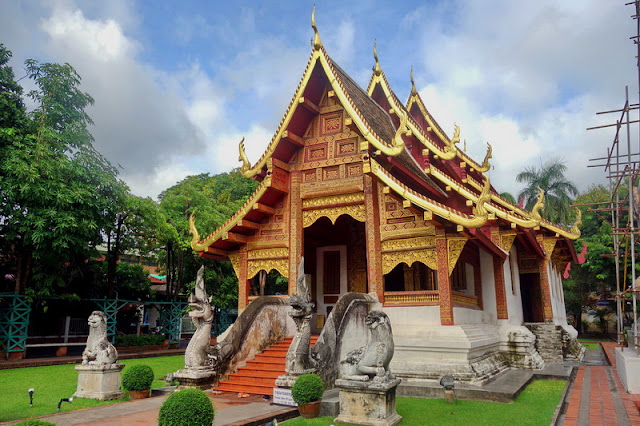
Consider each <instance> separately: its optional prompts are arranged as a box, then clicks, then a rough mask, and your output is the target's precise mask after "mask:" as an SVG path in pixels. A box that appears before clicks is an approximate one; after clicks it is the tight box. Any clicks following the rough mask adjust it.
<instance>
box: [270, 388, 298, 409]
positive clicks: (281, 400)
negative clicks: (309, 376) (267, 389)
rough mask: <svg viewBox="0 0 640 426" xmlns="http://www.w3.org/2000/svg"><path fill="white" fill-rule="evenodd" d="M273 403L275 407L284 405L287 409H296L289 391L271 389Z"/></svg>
mask: <svg viewBox="0 0 640 426" xmlns="http://www.w3.org/2000/svg"><path fill="white" fill-rule="evenodd" d="M273 403H274V404H277V405H286V406H288V407H297V406H298V404H296V403H295V402H294V401H293V397H292V396H291V389H286V388H273Z"/></svg>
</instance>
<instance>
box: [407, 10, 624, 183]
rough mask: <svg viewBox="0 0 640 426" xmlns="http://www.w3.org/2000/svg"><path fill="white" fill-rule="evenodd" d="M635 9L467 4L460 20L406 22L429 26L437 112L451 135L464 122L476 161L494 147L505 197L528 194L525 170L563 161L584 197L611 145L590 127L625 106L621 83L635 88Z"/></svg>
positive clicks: (439, 16)
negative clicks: (519, 177) (522, 179)
mask: <svg viewBox="0 0 640 426" xmlns="http://www.w3.org/2000/svg"><path fill="white" fill-rule="evenodd" d="M629 11H630V9H628V8H627V9H625V8H624V7H622V6H621V5H619V4H613V3H606V4H603V3H602V2H598V1H595V0H581V1H578V2H556V1H552V0H541V1H537V2H511V1H506V0H489V1H483V2H462V1H458V2H457V4H456V7H455V12H454V13H453V14H449V13H450V12H451V10H449V9H438V10H436V11H435V13H425V11H424V10H423V9H418V10H416V11H414V12H413V13H409V14H407V16H406V17H405V20H404V22H406V23H407V24H408V25H411V24H412V23H414V22H417V21H422V23H423V25H422V28H423V32H422V36H421V40H422V42H421V47H420V48H421V52H422V60H423V71H422V72H424V73H426V74H427V75H429V76H430V80H429V84H428V85H427V86H424V87H423V88H422V90H421V94H422V95H423V98H424V100H425V102H426V103H427V107H428V108H429V109H430V110H431V112H432V113H433V114H434V116H435V118H436V120H438V122H439V123H440V124H441V125H442V126H443V127H444V128H445V129H446V130H448V133H449V134H451V130H449V129H451V128H452V125H453V122H454V121H457V122H458V123H459V124H460V125H461V129H462V134H461V138H462V139H465V138H466V139H467V141H468V147H469V148H468V152H469V153H470V155H472V157H473V158H475V159H478V160H482V158H483V157H484V153H485V150H486V146H485V142H486V141H488V142H491V143H492V144H493V161H492V164H493V165H494V168H493V170H492V171H491V177H492V182H494V183H495V184H496V187H497V189H498V190H499V191H510V192H513V193H516V192H518V191H519V189H520V188H521V184H518V183H516V182H515V175H516V174H517V173H518V172H519V171H521V170H522V169H523V168H524V167H526V166H533V165H535V166H538V165H540V164H541V163H544V162H545V161H547V160H549V159H551V158H555V157H557V158H563V159H564V160H565V161H566V163H567V165H568V169H569V170H568V173H567V175H568V177H569V178H571V179H573V180H574V181H575V182H576V184H577V185H578V186H579V188H580V189H582V190H584V189H586V188H587V187H588V186H589V184H591V183H592V182H594V181H602V180H604V173H603V172H602V170H597V169H588V168H587V165H588V164H589V161H588V159H589V158H593V157H601V156H603V155H606V149H605V146H608V144H609V141H608V135H607V134H606V132H605V133H598V134H596V133H588V132H586V130H585V129H586V128H587V127H589V126H594V125H597V124H598V123H599V122H601V121H602V120H603V119H605V120H606V119H607V118H602V117H599V118H596V117H595V115H594V114H595V112H597V111H600V110H606V109H615V108H619V107H620V106H621V105H622V103H623V101H624V99H623V98H622V97H621V96H620V95H622V94H623V89H624V87H621V86H620V82H621V81H625V80H626V81H629V82H634V81H635V79H634V78H633V77H634V71H635V63H634V59H633V51H632V49H630V48H631V47H632V46H631V43H630V42H628V41H627V40H628V38H629V36H630V35H631V34H633V30H634V28H633V22H632V20H631V19H629V17H628V14H629ZM443 22H446V23H447V24H448V25H449V28H447V27H446V26H445V27H443ZM625 43H626V44H628V45H629V46H626V45H625ZM417 75H419V72H418V73H417ZM615 118H617V117H609V118H608V119H614V120H615ZM603 136H604V139H603Z"/></svg>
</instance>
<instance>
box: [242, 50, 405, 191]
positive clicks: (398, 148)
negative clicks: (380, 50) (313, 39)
mask: <svg viewBox="0 0 640 426" xmlns="http://www.w3.org/2000/svg"><path fill="white" fill-rule="evenodd" d="M318 61H320V64H321V65H322V69H323V70H324V72H325V74H326V75H327V78H328V79H329V84H330V85H331V88H332V89H333V90H334V91H335V93H336V96H337V97H338V99H339V100H340V102H341V103H342V105H343V107H344V108H345V110H346V111H347V113H348V114H349V116H350V117H351V119H352V120H353V122H354V124H355V125H356V127H357V128H358V130H359V131H360V132H361V133H362V136H363V137H364V138H365V139H366V140H367V141H368V142H369V143H370V144H371V145H373V146H374V147H375V149H377V150H379V151H381V152H382V153H384V154H385V155H388V156H392V157H395V156H397V155H399V154H400V153H402V151H403V150H404V142H403V141H402V137H401V133H402V126H401V128H399V129H398V131H397V132H396V135H395V137H394V140H393V141H390V142H391V144H392V145H391V146H389V144H387V143H385V142H384V141H383V140H382V139H380V136H378V135H377V134H376V133H375V132H374V131H373V129H371V127H369V126H368V124H367V123H366V121H365V119H364V118H363V117H362V114H361V113H360V111H358V110H357V109H356V107H355V105H354V104H353V101H352V100H351V98H350V97H349V96H348V95H347V92H346V90H345V89H344V87H343V86H342V83H341V81H340V79H338V77H336V73H335V72H334V70H333V68H332V67H331V65H330V64H329V60H328V59H327V53H326V51H325V50H324V47H320V48H318V49H317V50H314V51H313V52H312V53H311V57H310V58H309V62H308V63H307V67H306V69H305V72H304V74H303V76H302V79H301V80H300V83H299V84H298V88H297V90H296V93H295V95H294V96H293V99H292V100H291V102H290V103H289V107H288V108H287V112H286V113H285V115H284V117H283V118H282V120H281V121H280V125H279V127H278V130H277V131H276V133H275V135H274V137H273V139H272V140H271V143H269V146H268V147H267V150H266V151H265V152H264V154H262V156H261V157H260V160H258V162H257V163H256V164H255V165H254V166H252V167H250V166H249V165H245V166H243V167H242V170H241V173H242V175H243V176H244V177H247V178H251V177H254V176H255V175H257V174H258V173H260V171H261V170H262V168H263V167H264V166H265V164H267V161H268V159H269V158H270V157H271V156H272V155H273V153H274V151H275V150H276V147H277V146H278V143H279V142H280V139H281V138H282V133H283V132H284V131H285V130H286V128H287V126H288V125H289V123H290V122H291V119H292V117H293V114H294V113H295V111H296V108H295V106H297V105H298V103H299V100H300V98H302V97H303V93H304V91H305V89H306V87H307V84H308V83H309V79H310V78H311V74H312V73H313V69H314V68H315V65H316V63H317V62H318Z"/></svg>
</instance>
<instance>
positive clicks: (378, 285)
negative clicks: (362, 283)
mask: <svg viewBox="0 0 640 426" xmlns="http://www.w3.org/2000/svg"><path fill="white" fill-rule="evenodd" d="M378 202H379V198H378V185H377V182H376V181H374V180H373V178H372V177H371V176H368V175H365V176H364V205H365V211H366V215H367V217H366V221H365V232H366V234H367V235H366V241H367V284H368V289H367V291H368V292H376V293H377V294H378V299H379V300H380V302H384V277H383V276H382V247H381V244H380V208H379V205H378Z"/></svg>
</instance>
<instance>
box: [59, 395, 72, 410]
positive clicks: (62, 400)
mask: <svg viewBox="0 0 640 426" xmlns="http://www.w3.org/2000/svg"><path fill="white" fill-rule="evenodd" d="M72 401H73V397H71V398H62V399H61V400H60V402H58V411H60V407H61V406H62V403H63V402H69V403H70V402H72Z"/></svg>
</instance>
